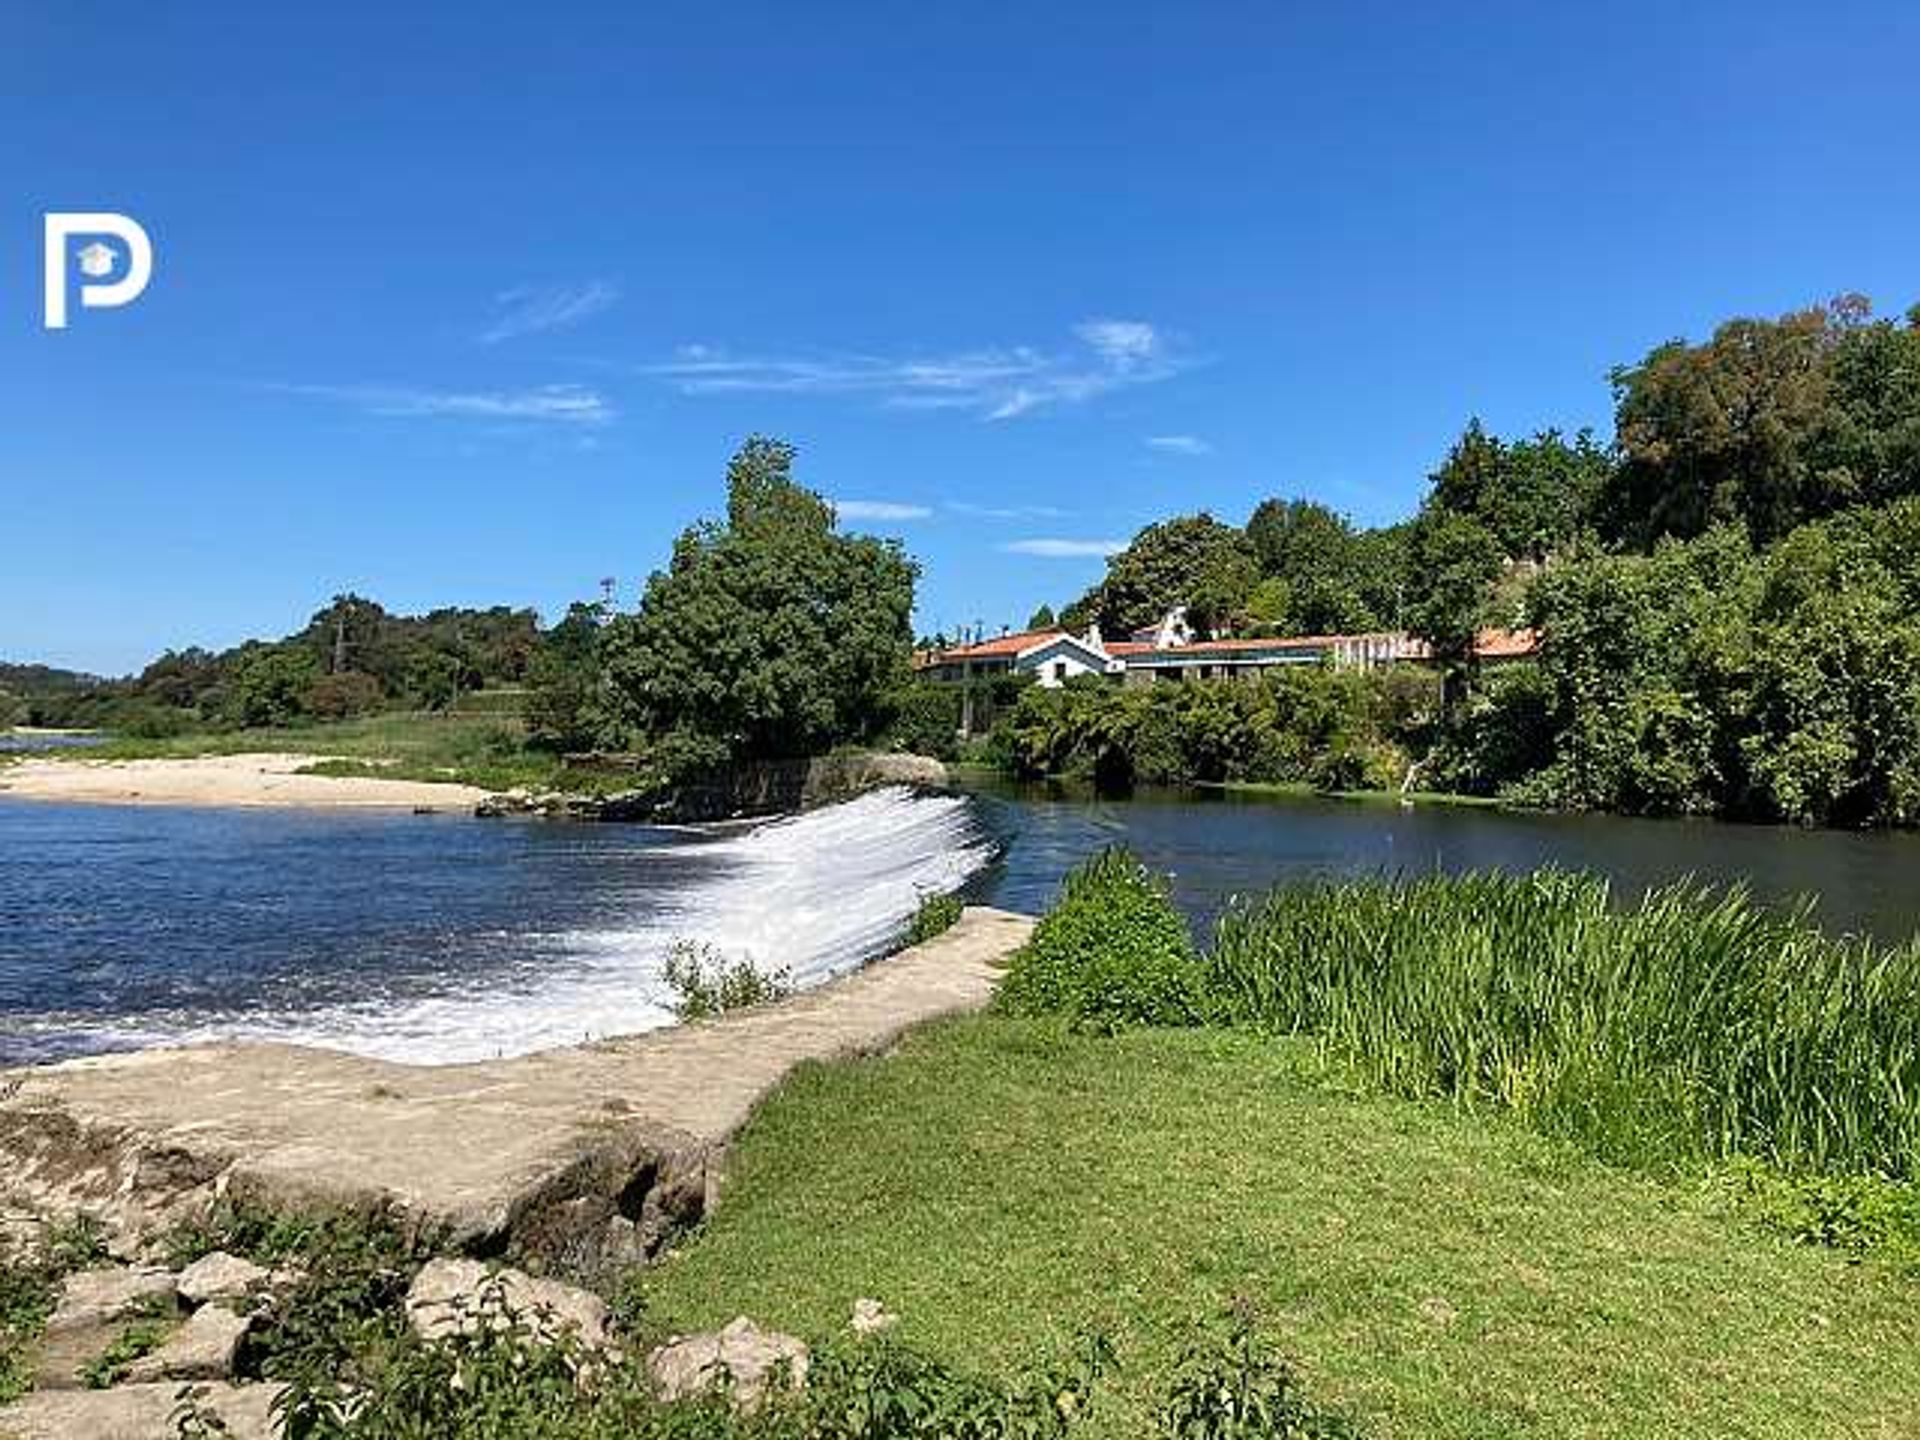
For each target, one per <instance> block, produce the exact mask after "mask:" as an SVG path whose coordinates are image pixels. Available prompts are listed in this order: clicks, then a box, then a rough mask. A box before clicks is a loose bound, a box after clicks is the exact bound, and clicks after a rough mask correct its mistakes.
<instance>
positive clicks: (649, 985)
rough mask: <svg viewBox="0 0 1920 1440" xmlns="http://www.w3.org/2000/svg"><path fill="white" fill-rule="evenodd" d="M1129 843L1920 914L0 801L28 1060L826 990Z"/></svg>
mask: <svg viewBox="0 0 1920 1440" xmlns="http://www.w3.org/2000/svg"><path fill="white" fill-rule="evenodd" d="M1114 843H1125V844H1127V845H1129V846H1131V847H1132V848H1133V849H1134V850H1135V851H1136V852H1138V853H1139V855H1140V856H1141V858H1142V859H1143V860H1144V861H1145V862H1146V863H1147V864H1148V865H1150V866H1152V867H1153V868H1154V869H1156V870H1158V871H1161V872H1164V873H1168V874H1170V875H1171V876H1172V880H1173V887H1174V895H1175V898H1176V900H1177V901H1178V902H1179V903H1180V904H1181V906H1182V907H1183V908H1184V909H1185V910H1186V911H1187V913H1188V914H1189V915H1190V916H1191V917H1192V918H1193V920H1194V922H1195V925H1196V928H1198V929H1200V930H1201V931H1203V932H1204V931H1205V929H1206V928H1207V927H1208V926H1209V925H1210V924H1211V921H1212V920H1213V918H1214V917H1215V916H1217V915H1218V913H1219V912H1220V910H1221V908H1222V907H1223V906H1225V905H1226V904H1227V903H1228V902H1229V901H1230V899H1231V898H1232V897H1233V896H1235V895H1254V894H1258V893H1260V892H1262V891H1264V890H1266V889H1267V888H1268V887H1270V886H1271V885H1273V884H1275V883H1276V882H1278V881H1281V880H1285V879H1287V878H1289V877H1294V876H1302V875H1345V874H1360V873H1379V872H1400V873H1419V872H1425V871H1431V870H1444V871H1455V870H1464V869H1474V868H1480V867H1485V866H1499V867H1503V868H1507V869H1513V870H1523V869H1529V868H1532V867H1534V866H1536V865H1541V864H1557V865H1562V866H1567V867H1573V868H1582V869H1592V870H1596V871H1598V872H1600V873H1602V874H1605V875H1607V876H1609V877H1611V879H1612V880H1613V882H1614V884H1615V887H1616V889H1617V890H1618V891H1619V892H1621V893H1623V894H1627V895H1632V894H1636V893H1638V891H1640V890H1642V889H1644V888H1645V887H1647V886H1649V885H1654V884H1659V883H1662V882H1664V881H1667V880H1671V879H1674V878H1677V877H1680V876H1682V875H1686V874H1693V875H1695V876H1698V877H1700V878H1702V879H1707V880H1713V881H1721V882H1739V883H1746V884H1749V885H1751V887H1752V888H1753V890H1754V892H1755V893H1756V894H1757V895H1758V896H1760V897H1761V898H1762V899H1764V900H1767V901H1772V902H1780V903H1786V902H1789V901H1791V899H1792V898H1793V897H1795V896H1797V895H1801V894H1806V893H1811V894H1813V895H1816V896H1817V897H1818V909H1817V911H1816V916H1817V918H1818V919H1819V920H1820V922H1821V923H1823V924H1824V925H1825V926H1827V928H1829V929H1831V930H1834V931H1864V932H1870V933H1873V934H1876V935H1878V936H1880V937H1882V938H1886V939H1904V938H1905V937H1907V936H1908V935H1910V934H1911V933H1912V932H1913V930H1914V929H1915V927H1916V924H1920V884H1917V883H1916V881H1920V837H1915V836H1912V835H1895V834H1852V833H1844V832H1834V831H1799V830H1782V829H1762V828H1757V827H1740V826H1729V825H1719V824H1713V823H1709V822H1667V821H1636V820H1622V819H1615V818H1610V817H1603V816H1553V815H1530V814H1512V813H1505V812H1500V811H1495V810H1484V809H1467V808H1452V807H1442V806H1432V807H1421V808H1419V809H1415V810H1411V811H1402V810H1400V809H1398V808H1396V807H1394V806H1391V805H1379V804H1360V803H1354V802H1349V801H1330V800H1311V799H1271V798H1253V797H1246V796H1226V795H1218V794H1213V795H1207V794H1199V795H1196V794H1191V793H1178V792H1175V793H1166V792H1159V793H1156V792H1142V793H1140V794H1138V795H1137V796H1135V797H1134V798H1132V799H1130V800H1125V801H1118V800H1103V799H1098V798H1094V797H1091V796H1088V795H1085V794H1077V793H1074V792H1071V791H1066V790H1061V789H1058V788H1049V787H1038V788H1020V787H1012V786H1003V785H991V786H987V787H985V788H983V789H981V790H979V791H977V792H975V793H972V794H970V795H967V796H964V797H951V796H949V797H930V796H928V797H915V796H910V795H908V794H906V793H905V792H899V791H895V792H882V793H879V794H875V795H869V796H864V797H862V798H861V799H860V800H857V801H854V802H852V803H851V804H848V805H843V806H836V807H833V808H831V809H828V810H823V811H818V812H815V813H813V814H810V815H806V816H802V817H799V818H796V819H792V820H784V821H777V822H773V823H768V824H760V825H733V826H719V827H699V828H691V829H666V828H658V827H648V826H633V825H588V824H568V823H561V822H550V821H531V822H514V821H476V820H471V819H468V818H465V817H462V816H452V815H444V814H441V815H409V814H402V813H367V812H325V811H275V810H224V811H223V810H195V809H174V808H165V807H132V806H129V807H119V806H86V805H57V804H44V803H37V802H30V801H20V800H7V799H5V798H4V797H0V1064H8V1063H20V1062H26V1061H35V1060H47V1059H54V1058H59V1057H62V1056H67V1055H73V1054H80V1053H87V1052H91V1051H98V1050H104V1049H114V1048H123V1047H126V1046H136V1045H148V1044H156V1043H163V1042H169V1041H179V1040H194V1039H208V1038H229V1037H234V1038H251V1039H280V1040H289V1041H297V1042H301V1043H308V1044H320V1045H329V1046H334V1047H338V1048H341V1049H346V1050H351V1051H356V1052H359V1053H365V1054H371V1055H380V1056H386V1057H390V1058H394V1059H402V1060H409V1061H416V1062H427V1063H437V1062H447V1061H456V1060H471V1059H484V1058H488V1057H490V1056H495V1055H508V1054H521V1053H525V1052H527V1051H531V1050H537V1049H543V1048H547V1047H550V1046H554V1045H564V1044H571V1043H575V1042H578V1041H580V1040H584V1039H590V1038H594V1037H597V1036H603V1035H611V1034H624V1033H631V1032H634V1031H639V1030H644V1029H648V1028H651V1027H653V1026H656V1025H660V1024H665V1023H669V1022H670V1020H671V1018H672V1016H671V1011H670V1009H669V1005H670V1001H671V995H670V993H669V992H668V990H667V988H666V987H665V986H664V984H663V983H662V981H661V967H662V964H663V962H664V960H665V958H666V956H667V954H668V953H669V951H670V949H671V948H672V947H673V946H675V945H676V944H679V943H682V942H689V941H690V942H695V943H698V944H701V945H705V946H709V947H712V948H713V950H715V951H717V952H718V953H719V954H721V955H723V956H725V957H726V958H727V959H729V960H745V961H747V962H749V963H752V964H754V965H755V966H757V967H758V968H761V969H763V970H768V971H778V970H785V971H787V972H789V974H790V977H791V979H792V980H793V982H794V983H796V984H798V985H806V984H813V983H818V982H819V981H821V980H823V979H825V978H827V977H829V976H831V975H834V974H838V973H841V972H843V971H845V970H847V969H849V968H852V967H854V966H857V965H859V964H861V963H863V962H864V961H866V960H869V959H871V958H872V957H874V956H875V955H877V954H880V953H883V952H884V951H885V950H886V949H887V948H888V946H889V945H890V944H891V943H893V942H894V941H895V940H896V939H897V938H898V936H899V935H900V933H901V931H902V930H903V928H904V926H905V924H906V922H907V919H908V917H909V916H910V915H911V914H912V911H913V909H914V908H915V906H916V905H917V903H918V902H919V900H920V898H921V896H922V895H923V894H925V893H927V892H929V891H932V890H940V889H949V888H952V887H954V886H956V885H961V884H963V883H964V885H965V886H966V890H967V893H968V895H969V896H970V898H974V899H979V900H985V901H988V902H990V903H994V904H999V905H1004V906H1007V907H1009V908H1013V909H1018V910H1026V911H1030V912H1037V911H1040V910H1043V909H1044V908H1045V907H1046V906H1047V905H1048V904H1049V903H1050V902H1051V900H1052V898H1053V896H1054V893H1055V892H1056V890H1057V889H1058V886H1059V883H1060V879H1061V877H1062V876H1063V875H1064V874H1065V873H1066V871H1067V870H1068V869H1070V868H1071V867H1072V866H1073V865H1074V864H1076V863H1078V862H1079V861H1080V860H1081V859H1082V858H1084V857H1085V856H1086V855H1088V854H1090V853H1092V852H1093V851H1095V850H1098V849H1100V848H1101V847H1102V846H1105V845H1110V844H1114Z"/></svg>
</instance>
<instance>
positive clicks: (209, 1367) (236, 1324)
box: [126, 1305, 253, 1385]
mask: <svg viewBox="0 0 1920 1440" xmlns="http://www.w3.org/2000/svg"><path fill="white" fill-rule="evenodd" d="M252 1326H253V1322H252V1320H250V1319H249V1318H247V1317H246V1316H244V1315H236V1314H234V1313H233V1311H231V1310H229V1309H227V1308H226V1307H225V1306H224V1305H202V1306H201V1307H200V1308H199V1309H198V1310H196V1311H194V1312H193V1314H192V1316H191V1317H190V1318H189V1319H188V1320H187V1323H186V1324H184V1325H182V1326H181V1327H180V1328H179V1329H178V1330H176V1331H174V1332H173V1334H171V1335H169V1336H168V1337H167V1339H166V1342H165V1343H164V1344H162V1345H161V1347H160V1348H159V1349H158V1350H155V1351H154V1352H153V1353H152V1354H151V1355H143V1356H141V1357H140V1358H139V1359H138V1360H136V1361H134V1362H133V1363H132V1364H131V1365H129V1366H128V1367H127V1376H126V1378H127V1379H128V1380H129V1381H130V1382H132V1383H133V1384H136V1385H143V1384H146V1383H147V1382H149V1381H154V1380H225V1379H227V1378H229V1377H230V1376H231V1375H232V1374H233V1362H234V1361H235V1360H236V1359H237V1358H238V1357H239V1354H240V1342H241V1341H242V1340H245V1339H246V1338H247V1331H248V1330H249V1329H251V1328H252Z"/></svg>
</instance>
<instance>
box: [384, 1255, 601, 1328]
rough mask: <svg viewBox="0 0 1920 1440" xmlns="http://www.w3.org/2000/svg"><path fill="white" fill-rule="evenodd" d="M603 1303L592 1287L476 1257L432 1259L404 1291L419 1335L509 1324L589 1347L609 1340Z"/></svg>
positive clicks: (412, 1323)
mask: <svg viewBox="0 0 1920 1440" xmlns="http://www.w3.org/2000/svg"><path fill="white" fill-rule="evenodd" d="M607 1319H608V1316H607V1305H606V1302H605V1301H604V1300H602V1299H601V1298H600V1297H599V1296H598V1295H595V1294H593V1293H592V1292H590V1291H586V1290H580V1289H576V1288H575V1287H574V1286H572V1285H563V1284H561V1283H560V1282H559V1281H557V1280H541V1279H536V1278H534V1277H533V1276H531V1275H528V1274H526V1273H525V1272H524V1271H521V1270H513V1269H507V1268H501V1269H494V1268H492V1267H491V1266H488V1265H485V1264H483V1263H482V1262H480V1261H478V1260H460V1259H440V1260H431V1261H429V1262H427V1264H426V1265H425V1266H424V1267H423V1268H422V1269H421V1271H420V1273H419V1274H418V1275H416V1276H415V1277H414V1280H413V1285H412V1288H410V1289H409V1290H408V1291H407V1320H408V1322H409V1323H410V1324H411V1325H412V1326H413V1328H414V1330H415V1332H416V1333H417V1334H418V1335H419V1336H420V1338H421V1339H423V1340H444V1339H446V1338H447V1337H448V1336H450V1335H471V1334H475V1333H476V1332H479V1331H480V1329H481V1327H482V1326H486V1325H497V1326H499V1327H512V1328H514V1329H517V1330H520V1331H522V1332H524V1333H525V1334H526V1335H528V1336H529V1337H531V1338H532V1339H534V1340H536V1341H538V1342H539V1343H541V1344H543V1345H551V1344H553V1343H554V1342H555V1341H557V1340H559V1339H561V1338H562V1337H563V1336H564V1337H570V1338H571V1339H572V1341H573V1342H574V1343H575V1344H576V1345H579V1346H580V1347H582V1348H583V1349H587V1350H600V1349H604V1348H605V1347H606V1344H607Z"/></svg>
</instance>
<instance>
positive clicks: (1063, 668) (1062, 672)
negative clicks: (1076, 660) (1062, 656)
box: [1053, 660, 1067, 680]
mask: <svg viewBox="0 0 1920 1440" xmlns="http://www.w3.org/2000/svg"><path fill="white" fill-rule="evenodd" d="M1053 678H1054V679H1055V680H1065V679H1066V678H1067V662H1066V661H1064V660H1056V661H1054V662H1053Z"/></svg>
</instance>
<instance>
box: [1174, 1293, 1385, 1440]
mask: <svg viewBox="0 0 1920 1440" xmlns="http://www.w3.org/2000/svg"><path fill="white" fill-rule="evenodd" d="M1160 1433H1161V1435H1162V1436H1164V1437H1165V1440H1359V1437H1360V1433H1361V1432H1360V1431H1359V1429H1358V1428H1357V1427H1356V1426H1355V1425H1354V1423H1353V1422H1352V1421H1351V1420H1350V1419H1348V1418H1347V1417H1346V1416H1345V1415H1343V1414H1341V1413H1340V1412H1339V1411H1336V1410H1329V1409H1326V1408H1324V1407H1322V1406H1320V1405H1317V1404H1315V1403H1314V1402H1313V1401H1312V1400H1311V1399H1309V1398H1308V1397H1307V1395H1306V1393H1305V1391H1304V1389H1303V1388H1302V1386H1301V1384H1300V1378H1299V1376H1298V1375H1297V1374H1296V1373H1295V1372H1294V1369H1293V1367H1292V1366H1291V1365H1290V1364H1288V1363H1287V1361H1286V1360H1285V1359H1284V1358H1282V1357H1281V1356H1280V1355H1279V1354H1277V1353H1276V1352H1275V1351H1273V1350H1272V1349H1271V1348H1270V1347H1269V1346H1268V1345H1267V1344H1266V1343H1265V1342H1264V1341H1262V1340H1261V1338H1260V1335H1259V1333H1258V1331H1257V1330H1256V1329H1255V1326H1254V1322H1253V1314H1252V1311H1251V1309H1250V1308H1249V1307H1248V1306H1246V1305H1236V1306H1235V1307H1234V1309H1233V1311H1232V1312H1231V1314H1230V1315H1229V1318H1228V1323H1227V1325H1226V1327H1225V1328H1224V1330H1223V1329H1221V1328H1220V1327H1217V1326H1206V1327H1202V1328H1200V1329H1199V1330H1198V1332H1197V1333H1196V1334H1195V1336H1194V1338H1193V1339H1192V1340H1190V1341H1189V1342H1188V1344H1187V1347H1186V1350H1185V1352H1184V1353H1183V1354H1182V1356H1181V1359H1180V1364H1179V1367H1178V1369H1176V1370H1175V1372H1174V1377H1173V1382H1172V1384H1171V1385H1170V1386H1169V1387H1168V1395H1167V1402H1166V1404H1165V1405H1164V1406H1163V1407H1162V1409H1161V1411H1160Z"/></svg>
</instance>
